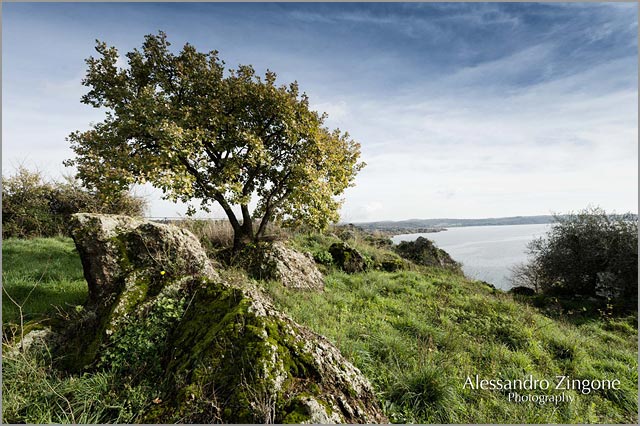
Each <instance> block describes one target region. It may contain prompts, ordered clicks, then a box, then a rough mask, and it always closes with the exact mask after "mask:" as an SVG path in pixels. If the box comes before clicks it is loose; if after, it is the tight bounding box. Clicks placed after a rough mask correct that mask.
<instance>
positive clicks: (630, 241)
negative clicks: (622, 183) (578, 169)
mask: <svg viewBox="0 0 640 426" xmlns="http://www.w3.org/2000/svg"><path fill="white" fill-rule="evenodd" d="M529 255H530V258H531V261H530V263H529V265H528V266H527V268H529V269H530V270H532V271H533V272H534V273H531V274H530V275H531V276H533V277H535V280H536V282H535V283H531V286H532V287H539V288H540V290H541V291H542V292H543V293H547V294H549V293H553V294H560V295H569V296H575V295H580V296H589V297H600V298H603V299H608V300H612V301H615V302H617V303H618V304H622V303H623V302H630V303H631V304H632V305H633V306H635V305H636V301H637V291H638V224H637V217H636V216H635V215H632V214H625V215H613V214H607V213H606V212H605V211H604V210H602V209H600V208H587V209H585V210H582V211H580V212H578V213H575V214H573V213H572V214H568V215H563V216H556V217H555V223H554V224H553V225H552V228H551V230H550V231H549V232H548V234H547V235H546V236H545V237H542V238H538V239H535V240H533V241H532V242H531V243H530V244H529Z"/></svg>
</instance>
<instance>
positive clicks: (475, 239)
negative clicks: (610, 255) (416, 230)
mask: <svg viewBox="0 0 640 426" xmlns="http://www.w3.org/2000/svg"><path fill="white" fill-rule="evenodd" d="M550 226H551V225H550V224H536V225H503V226H464V227H459V228H448V229H447V230H446V231H442V232H434V233H429V234H403V235H396V236H394V237H393V238H392V240H393V242H394V243H396V244H397V243H399V242H400V241H413V240H415V239H417V238H418V237H425V238H427V239H430V240H432V241H433V242H435V243H436V245H437V246H438V247H440V248H441V249H443V250H445V251H446V252H447V253H449V254H450V255H451V257H452V258H453V259H454V260H456V261H458V262H461V263H462V270H463V271H464V273H465V275H466V276H468V277H469V278H472V279H476V280H482V281H486V282H488V283H491V284H493V285H495V286H496V287H497V288H501V289H504V290H507V289H509V288H511V283H510V282H509V279H508V277H509V276H510V275H511V272H510V270H509V268H511V267H513V266H514V265H516V264H518V263H523V262H526V261H527V253H526V252H527V243H529V241H531V240H532V239H534V238H536V237H540V236H543V235H544V234H545V233H546V232H547V230H549V228H550Z"/></svg>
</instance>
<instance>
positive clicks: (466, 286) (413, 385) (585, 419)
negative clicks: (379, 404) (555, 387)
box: [267, 270, 638, 423]
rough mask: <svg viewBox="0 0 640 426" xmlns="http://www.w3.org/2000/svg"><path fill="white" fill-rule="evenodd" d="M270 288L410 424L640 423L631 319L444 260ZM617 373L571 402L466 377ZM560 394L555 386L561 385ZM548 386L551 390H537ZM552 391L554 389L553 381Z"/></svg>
mask: <svg viewBox="0 0 640 426" xmlns="http://www.w3.org/2000/svg"><path fill="white" fill-rule="evenodd" d="M267 291H268V292H269V293H270V294H271V296H272V297H273V299H274V300H275V301H276V303H277V305H279V306H280V307H281V308H282V309H284V310H285V311H286V312H288V313H289V314H290V315H291V316H293V317H294V319H296V320H297V321H299V322H300V323H302V324H305V325H307V326H309V327H311V328H312V329H313V330H315V331H316V332H318V333H320V334H323V335H325V336H327V337H328V338H329V339H330V340H332V341H333V342H334V343H336V344H337V345H338V347H339V348H340V350H341V351H342V352H343V354H345V356H346V357H347V358H349V359H350V360H351V361H352V362H354V364H355V365H356V366H357V367H359V368H360V369H361V370H362V371H363V372H364V374H365V375H366V376H367V377H369V379H370V380H371V381H372V382H373V384H374V387H375V388H376V389H377V390H378V392H379V394H380V396H381V399H382V401H383V403H384V406H385V409H386V413H387V415H388V416H389V417H390V420H392V421H395V422H403V423H412V422H416V423H503V422H509V423H576V422H578V423H590V422H599V423H635V421H636V419H637V395H638V391H637V338H636V328H635V326H634V322H635V319H634V318H628V319H619V320H616V321H611V322H608V323H605V322H601V321H599V320H596V319H594V320H593V321H592V322H590V323H587V324H584V325H583V326H581V327H576V326H575V325H573V324H571V323H569V322H561V321H557V320H553V319H551V318H548V317H545V316H543V315H541V314H540V313H538V312H537V310H536V309H535V308H533V307H530V306H527V305H524V304H522V303H519V302H517V301H515V300H514V299H513V298H512V297H511V296H510V295H508V294H505V293H502V292H497V291H494V290H492V289H490V288H488V287H486V286H483V285H481V284H478V283H474V282H470V281H468V280H466V279H465V278H463V277H461V276H459V275H454V274H450V273H446V272H443V271H440V270H431V271H427V272H416V271H402V272H397V273H386V272H379V271H374V272H368V273H365V274H358V275H347V274H345V273H342V272H336V271H334V272H332V273H330V274H329V276H328V277H327V280H326V287H325V292H324V293H302V292H296V291H290V290H288V289H286V288H284V287H282V286H281V285H280V284H279V283H275V282H272V283H268V285H267ZM476 374H479V375H480V376H481V378H485V379H500V378H501V379H525V378H527V377H528V376H529V374H531V375H533V376H534V378H538V379H548V380H550V381H551V380H554V379H555V376H556V375H570V376H572V377H574V378H581V379H582V378H584V379H615V378H618V379H620V380H621V382H622V389H621V390H619V391H609V392H593V393H591V394H589V395H582V394H578V393H577V392H576V391H565V392H566V394H567V395H571V396H573V397H574V398H575V400H574V402H571V403H564V404H559V405H557V406H556V405H554V404H546V405H536V404H527V403H524V404H516V403H512V402H509V401H508V395H507V392H500V391H489V390H486V391H482V390H471V389H469V388H467V389H464V388H463V386H464V383H465V379H466V377H467V376H471V377H475V375H476ZM556 392H557V393H559V391H556ZM524 393H527V392H524ZM541 393H547V392H545V391H541ZM548 393H549V394H554V392H548Z"/></svg>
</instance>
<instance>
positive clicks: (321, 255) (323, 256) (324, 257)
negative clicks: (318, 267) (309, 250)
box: [313, 250, 333, 266]
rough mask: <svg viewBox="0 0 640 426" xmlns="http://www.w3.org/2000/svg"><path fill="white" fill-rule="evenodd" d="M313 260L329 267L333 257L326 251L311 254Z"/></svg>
mask: <svg viewBox="0 0 640 426" xmlns="http://www.w3.org/2000/svg"><path fill="white" fill-rule="evenodd" d="M313 260H315V261H316V262H317V263H320V264H322V265H325V266H331V265H332V264H333V256H331V253H329V252H328V251H326V250H322V251H318V252H315V253H313Z"/></svg>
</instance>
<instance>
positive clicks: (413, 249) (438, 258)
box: [395, 237, 461, 272]
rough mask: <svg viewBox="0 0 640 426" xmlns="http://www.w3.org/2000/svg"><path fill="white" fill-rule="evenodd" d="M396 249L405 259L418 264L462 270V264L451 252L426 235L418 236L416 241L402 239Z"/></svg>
mask: <svg viewBox="0 0 640 426" xmlns="http://www.w3.org/2000/svg"><path fill="white" fill-rule="evenodd" d="M395 251H396V253H398V254H399V255H400V256H401V257H403V258H404V259H407V260H410V261H412V262H414V263H416V264H418V265H423V266H435V267H439V268H444V269H449V270H453V271H457V272H460V271H461V267H460V264H459V263H458V262H456V261H455V260H453V259H452V258H451V256H449V253H447V252H446V251H444V250H442V249H441V248H438V247H437V246H436V245H435V244H434V243H433V241H431V240H428V239H426V238H424V237H418V238H417V239H416V240H415V241H402V242H401V243H400V244H398V245H397V246H396V247H395Z"/></svg>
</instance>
